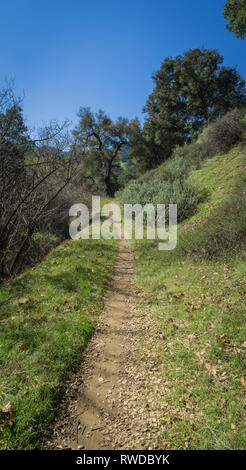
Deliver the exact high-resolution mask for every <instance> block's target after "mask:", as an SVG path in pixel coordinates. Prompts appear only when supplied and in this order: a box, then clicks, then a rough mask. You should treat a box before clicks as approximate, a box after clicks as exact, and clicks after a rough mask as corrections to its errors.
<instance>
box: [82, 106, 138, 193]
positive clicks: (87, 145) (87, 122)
mask: <svg viewBox="0 0 246 470" xmlns="http://www.w3.org/2000/svg"><path fill="white" fill-rule="evenodd" d="M78 117H79V124H78V126H77V128H76V129H75V130H74V136H75V148H76V149H77V150H79V152H80V159H81V165H82V168H83V171H84V172H85V174H86V175H87V176H88V177H89V178H91V179H93V180H96V179H97V180H98V182H99V185H101V187H103V189H104V190H105V192H106V195H107V196H110V197H112V196H113V194H114V191H115V189H116V188H115V186H116V182H115V181H113V180H115V178H114V176H115V172H116V170H117V169H118V168H119V161H120V155H121V151H122V150H123V149H124V147H126V146H128V145H129V142H130V139H131V138H132V136H133V135H134V134H135V132H136V131H137V129H138V128H139V122H138V120H133V121H129V120H128V119H126V118H123V117H119V118H118V120H117V121H116V122H115V123H113V121H112V120H111V119H110V118H109V117H108V116H107V115H106V114H105V113H104V112H103V111H101V110H99V111H98V113H96V114H94V113H92V112H91V110H90V109H89V108H81V109H80V111H79V113H78Z"/></svg>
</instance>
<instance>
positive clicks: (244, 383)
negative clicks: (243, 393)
mask: <svg viewBox="0 0 246 470" xmlns="http://www.w3.org/2000/svg"><path fill="white" fill-rule="evenodd" d="M240 382H241V384H242V386H243V388H244V389H245V390H246V380H245V378H244V377H241V379H240Z"/></svg>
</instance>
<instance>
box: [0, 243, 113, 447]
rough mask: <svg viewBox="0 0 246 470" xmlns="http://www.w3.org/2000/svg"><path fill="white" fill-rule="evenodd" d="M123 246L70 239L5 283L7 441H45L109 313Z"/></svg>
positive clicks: (1, 333)
mask: <svg viewBox="0 0 246 470" xmlns="http://www.w3.org/2000/svg"><path fill="white" fill-rule="evenodd" d="M116 253H117V245H116V243H115V241H113V240H79V241H68V242H65V243H63V244H62V245H60V246H59V247H57V248H56V249H54V250H53V251H52V252H51V253H50V254H49V255H48V256H47V258H46V259H45V260H44V261H43V262H42V263H40V264H39V265H37V266H36V267H35V268H33V269H31V270H29V271H27V272H25V273H24V274H23V275H21V276H19V277H18V278H17V279H16V280H14V281H12V282H6V283H5V284H4V285H2V286H1V288H0V324H1V329H0V363H1V369H0V409H2V408H3V407H4V406H5V405H7V404H8V403H10V404H11V410H12V411H11V413H3V412H1V413H0V438H1V441H0V442H1V444H0V448H2V449H3V448H7V449H16V448H21V449H23V448H28V449H32V448H37V447H38V448H40V447H41V446H42V442H43V441H44V439H45V437H46V436H47V434H48V432H49V429H50V425H51V423H52V420H53V418H54V413H55V411H56V407H57V403H58V401H59V398H60V396H61V393H62V389H63V385H64V381H65V380H66V379H67V378H68V377H69V376H70V374H71V372H72V370H73V368H74V367H75V366H76V365H77V364H78V363H80V362H81V360H82V356H83V349H84V347H85V345H86V342H87V341H88V339H89V337H90V335H91V334H92V332H93V329H94V327H95V325H96V322H97V318H98V315H99V314H100V312H101V307H102V297H103V295H104V292H105V288H106V283H107V281H108V280H109V279H110V277H111V274H112V270H113V266H114V262H115V258H116Z"/></svg>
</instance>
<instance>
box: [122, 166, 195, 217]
mask: <svg viewBox="0 0 246 470" xmlns="http://www.w3.org/2000/svg"><path fill="white" fill-rule="evenodd" d="M172 164H173V167H172V165H170V166H169V168H168V170H167V173H166V174H164V175H161V174H160V175H158V176H157V175H155V178H152V179H151V178H150V179H149V180H147V181H144V182H143V181H138V180H137V181H133V182H131V183H130V184H129V185H128V186H127V187H126V189H125V190H124V191H123V192H122V193H119V194H118V197H119V200H120V202H121V204H132V205H134V204H141V205H142V206H144V205H145V204H148V203H151V204H154V205H155V206H156V205H157V204H167V205H168V204H177V205H178V219H179V220H183V219H185V218H186V217H188V216H190V215H192V214H193V213H194V212H195V209H196V207H197V204H198V202H199V200H200V199H201V194H200V192H199V189H198V188H197V187H195V185H194V184H192V183H191V182H190V181H188V180H184V179H183V178H182V177H181V178H177V177H175V173H176V171H177V168H179V165H180V164H181V165H182V161H177V160H173V162H172ZM179 170H180V168H179ZM180 173H181V170H180ZM171 174H172V175H173V176H174V177H173V179H171V178H170V175H171Z"/></svg>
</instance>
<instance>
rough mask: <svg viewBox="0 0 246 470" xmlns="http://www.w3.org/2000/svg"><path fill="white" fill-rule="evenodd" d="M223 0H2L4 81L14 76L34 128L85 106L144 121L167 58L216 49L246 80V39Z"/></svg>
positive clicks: (73, 117)
mask: <svg viewBox="0 0 246 470" xmlns="http://www.w3.org/2000/svg"><path fill="white" fill-rule="evenodd" d="M224 3H225V0H202V1H201V0H91V1H89V0H66V1H65V0H49V1H48V0H1V10H0V44H1V59H0V60H1V68H0V83H1V84H2V83H3V82H4V79H5V78H10V77H15V82H16V90H17V92H18V93H19V94H23V93H24V94H25V97H24V102H23V106H24V115H25V117H26V118H27V121H28V123H29V124H31V125H36V126H38V125H41V124H42V122H43V121H48V120H50V119H52V118H57V119H58V120H60V121H62V120H64V119H69V120H72V121H73V122H76V113H77V112H78V109H79V107H80V106H90V107H91V109H92V110H94V111H96V110H97V109H99V108H101V109H103V110H105V111H106V112H107V113H109V115H110V116H111V117H112V118H113V119H115V118H116V117H118V116H119V115H122V116H127V117H129V118H134V117H136V116H138V117H141V113H142V108H143V105H144V104H145V102H146V99H147V96H148V94H149V93H150V92H151V90H152V88H153V82H152V79H151V76H152V74H153V72H154V71H155V70H157V69H158V68H159V67H160V64H161V62H162V61H163V60H164V59H165V58H166V57H167V56H175V55H177V54H181V53H182V52H184V51H185V50H187V49H190V48H194V47H202V46H204V47H206V48H215V49H219V51H220V52H221V53H222V55H223V56H224V59H225V61H224V63H225V64H226V65H229V66H233V67H234V66H236V67H237V68H238V70H239V72H240V73H241V74H242V76H243V77H244V78H246V59H245V58H246V54H245V52H246V40H245V41H242V40H240V39H237V38H236V37H235V36H234V34H233V33H229V32H228V31H227V30H226V29H225V24H226V23H225V20H224V19H223V16H222V11H223V6H224Z"/></svg>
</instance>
